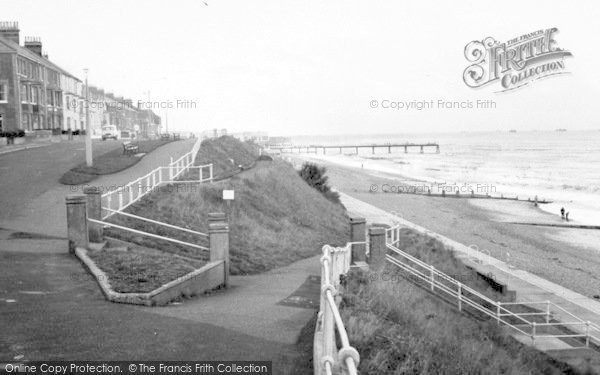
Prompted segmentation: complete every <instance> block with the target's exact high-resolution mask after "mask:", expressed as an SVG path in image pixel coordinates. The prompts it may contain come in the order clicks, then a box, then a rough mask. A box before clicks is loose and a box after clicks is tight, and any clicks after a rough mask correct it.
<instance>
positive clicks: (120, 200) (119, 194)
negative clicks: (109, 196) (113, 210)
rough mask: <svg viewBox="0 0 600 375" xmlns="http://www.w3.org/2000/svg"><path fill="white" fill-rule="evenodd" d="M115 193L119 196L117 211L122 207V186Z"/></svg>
mask: <svg viewBox="0 0 600 375" xmlns="http://www.w3.org/2000/svg"><path fill="white" fill-rule="evenodd" d="M117 195H118V196H119V211H121V209H122V208H123V189H122V188H119V191H118V192H117Z"/></svg>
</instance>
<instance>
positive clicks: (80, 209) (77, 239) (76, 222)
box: [66, 194, 88, 253]
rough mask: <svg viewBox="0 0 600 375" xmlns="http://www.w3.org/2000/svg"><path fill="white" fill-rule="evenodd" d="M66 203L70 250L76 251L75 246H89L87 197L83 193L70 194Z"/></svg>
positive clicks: (71, 251)
mask: <svg viewBox="0 0 600 375" xmlns="http://www.w3.org/2000/svg"><path fill="white" fill-rule="evenodd" d="M66 203H67V236H68V239H69V252H70V253H75V248H77V247H87V246H88V228H87V207H86V206H87V197H86V196H85V195H83V194H73V195H68V196H67V198H66Z"/></svg>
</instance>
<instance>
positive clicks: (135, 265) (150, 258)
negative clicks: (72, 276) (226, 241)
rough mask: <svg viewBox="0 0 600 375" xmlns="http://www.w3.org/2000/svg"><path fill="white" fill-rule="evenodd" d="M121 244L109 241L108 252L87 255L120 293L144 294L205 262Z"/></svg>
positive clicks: (102, 251)
mask: <svg viewBox="0 0 600 375" xmlns="http://www.w3.org/2000/svg"><path fill="white" fill-rule="evenodd" d="M123 245H124V244H123V243H119V241H113V240H110V241H109V248H108V250H101V251H93V250H90V251H89V252H88V255H89V256H90V258H92V259H93V260H94V262H95V263H96V265H97V266H98V267H100V269H102V270H103V271H104V272H105V273H106V274H107V276H108V278H109V281H110V284H111V287H112V288H113V290H114V291H116V292H120V293H131V292H138V293H145V292H150V291H152V290H154V289H157V288H159V287H160V286H162V285H164V284H166V283H168V282H169V281H172V280H175V279H177V278H179V277H181V276H184V275H186V274H188V273H190V272H192V271H194V270H195V269H197V268H200V267H202V265H204V262H202V261H198V260H193V259H187V258H182V257H177V256H175V255H173V254H169V253H164V252H161V251H157V250H154V249H149V248H145V247H141V246H131V245H130V244H127V245H129V246H128V249H127V250H126V251H125V249H124V248H123V249H122V250H119V247H122V246H123Z"/></svg>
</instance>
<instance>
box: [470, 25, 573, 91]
mask: <svg viewBox="0 0 600 375" xmlns="http://www.w3.org/2000/svg"><path fill="white" fill-rule="evenodd" d="M557 33H558V29H557V28H555V27H554V28H550V29H546V30H537V31H534V32H532V33H529V34H525V35H521V36H519V37H516V38H513V39H510V40H509V41H507V42H504V43H501V42H499V41H497V40H496V39H494V38H492V37H488V38H485V39H483V40H481V41H478V40H474V41H472V42H471V43H469V44H467V45H466V46H465V57H466V59H467V60H468V61H469V62H470V63H471V65H469V66H468V67H467V68H466V69H465V71H464V73H463V80H464V81H465V84H466V85H467V86H469V87H472V88H479V87H483V86H486V85H489V84H493V83H497V84H499V85H500V89H499V90H498V92H501V91H508V90H514V89H516V88H519V87H523V86H525V85H527V84H529V83H531V82H533V81H535V80H538V79H540V78H545V77H550V76H557V75H562V74H566V73H568V71H567V70H566V66H565V58H567V57H571V56H572V54H571V52H569V51H568V50H565V49H562V48H559V46H558V43H557V42H556V40H555V36H556V34H557Z"/></svg>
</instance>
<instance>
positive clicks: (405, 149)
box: [404, 146, 408, 154]
mask: <svg viewBox="0 0 600 375" xmlns="http://www.w3.org/2000/svg"><path fill="white" fill-rule="evenodd" d="M404 153H405V154H407V153H408V146H404Z"/></svg>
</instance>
